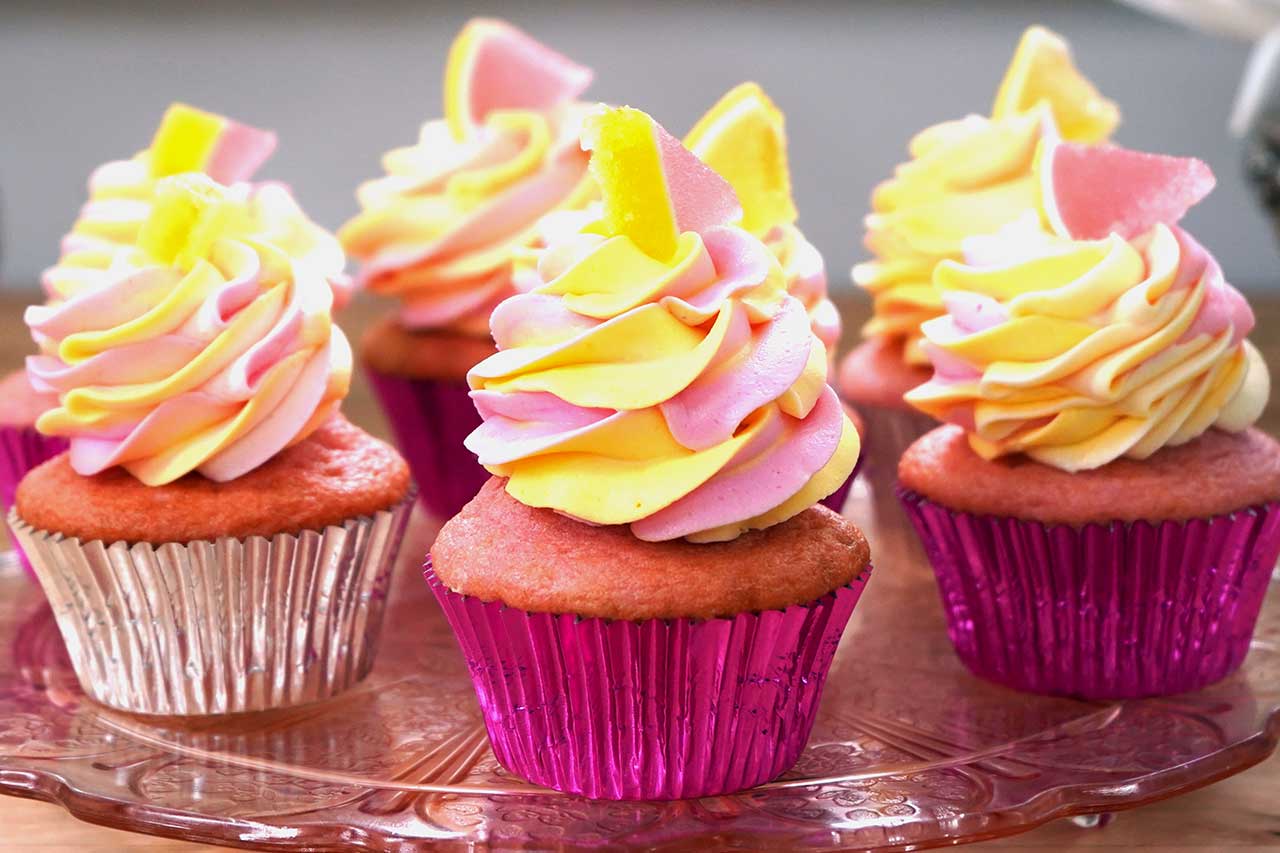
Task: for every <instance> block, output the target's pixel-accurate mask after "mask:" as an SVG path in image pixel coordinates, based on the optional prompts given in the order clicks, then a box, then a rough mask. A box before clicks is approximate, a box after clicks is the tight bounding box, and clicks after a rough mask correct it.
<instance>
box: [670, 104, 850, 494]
mask: <svg viewBox="0 0 1280 853" xmlns="http://www.w3.org/2000/svg"><path fill="white" fill-rule="evenodd" d="M684 144H685V145H686V146H687V147H688V148H689V150H690V151H692V152H693V153H694V154H696V155H698V159H700V160H701V161H702V162H704V163H706V164H707V165H708V166H710V167H711V168H712V169H714V170H715V171H716V172H717V173H719V175H720V176H721V177H723V178H724V179H725V180H726V181H728V182H729V185H730V186H731V187H733V191H734V194H735V195H737V197H738V202H739V204H740V205H741V206H742V218H741V220H740V221H739V222H738V223H737V224H738V225H740V226H741V227H742V228H743V229H745V230H746V231H748V232H750V233H751V234H752V236H754V237H756V238H757V239H759V240H760V241H762V242H763V243H764V244H765V245H766V246H768V247H769V249H770V251H772V252H773V254H774V257H776V258H777V259H778V263H779V265H781V267H782V274H783V276H784V277H785V279H786V287H787V292H788V293H790V294H791V295H792V296H795V297H796V298H797V299H799V300H800V302H801V303H802V304H803V305H804V307H805V311H807V312H808V314H809V325H810V326H811V327H812V329H813V333H814V335H816V336H817V338H818V340H819V341H821V342H822V345H823V347H825V349H826V354H827V358H828V359H829V360H833V359H834V358H835V354H836V346H837V345H838V344H839V343H840V313H839V312H838V311H837V310H836V306H835V304H834V303H833V302H832V301H831V299H830V298H829V297H828V296H827V270H826V265H825V264H824V263H823V261H822V255H821V254H819V252H818V250H817V249H816V248H815V247H814V245H813V244H812V243H810V242H809V241H808V240H806V239H805V237H804V234H803V233H802V232H801V231H800V229H799V228H797V227H796V219H797V218H798V216H799V214H798V213H797V211H796V205H795V202H794V201H793V200H792V198H791V167H790V164H789V163H788V160H787V133H786V124H785V119H784V117H783V115H782V111H781V110H779V109H778V107H777V106H776V105H775V104H774V103H773V101H771V100H770V99H769V96H768V95H766V94H765V93H764V90H762V89H761V88H760V87H759V86H758V85H757V84H755V83H742V84H740V85H738V86H735V87H734V88H733V89H731V90H729V92H727V93H726V94H725V95H724V97H722V98H721V99H720V100H719V101H717V102H716V105H715V106H713V107H712V108H711V109H710V110H708V111H707V114H706V115H704V116H703V117H702V118H700V119H699V120H698V122H697V124H695V125H694V127H693V129H692V130H691V131H689V134H688V135H687V136H686V137H685V140H684ZM849 415H850V418H851V419H852V420H853V422H854V424H855V426H856V427H857V428H858V431H859V433H861V432H862V428H861V427H862V425H861V422H860V418H859V417H858V415H857V413H856V412H853V411H852V410H850V411H849ZM859 462H861V459H859ZM855 473H856V472H855ZM852 482H853V475H850V477H849V479H848V480H846V481H845V483H844V485H842V486H841V487H840V488H839V489H837V490H836V491H835V492H832V493H831V494H830V495H828V496H827V497H825V498H823V499H822V503H823V504H824V505H825V506H828V507H830V508H831V509H834V510H836V511H837V512H839V511H840V508H841V507H842V506H844V501H845V498H846V497H848V494H849V487H850V485H851V484H852Z"/></svg>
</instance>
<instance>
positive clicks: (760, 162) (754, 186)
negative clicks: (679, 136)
mask: <svg viewBox="0 0 1280 853" xmlns="http://www.w3.org/2000/svg"><path fill="white" fill-rule="evenodd" d="M684 144H685V145H686V146H687V147H688V148H689V150H690V151H692V152H693V153H694V154H697V155H698V158H699V159H700V160H702V162H704V163H706V164H707V165H708V166H710V167H711V168H712V169H715V170H716V172H718V173H720V174H721V175H722V176H724V178H725V179H726V180H727V181H728V182H729V183H730V184H731V185H732V186H733V189H734V192H735V193H737V196H738V201H739V202H741V204H742V211H743V214H742V227H743V228H745V229H747V230H748V231H750V232H751V233H753V234H760V233H763V232H765V231H767V230H768V229H769V228H771V227H773V226H774V225H779V224H788V223H791V222H794V221H795V220H796V206H795V203H794V202H793V201H792V200H791V172H790V169H789V168H788V165H787V134H786V128H785V124H784V119H783V116H782V111H781V110H779V109H778V108H777V107H776V106H775V105H774V103H773V101H771V100H769V96H768V95H766V94H765V93H764V91H763V90H762V89H761V88H760V87H759V86H758V85H756V84H755V83H742V84H740V85H738V86H735V87H734V88H733V89H731V90H730V91H729V92H728V93H727V94H726V95H725V96H724V97H723V98H721V99H720V100H719V102H717V103H716V105H715V106H714V107H712V108H711V109H710V110H709V111H708V112H707V114H706V115H704V116H703V117H702V118H701V119H699V120H698V123H697V124H696V125H694V127H693V130H691V131H689V134H688V136H686V137H685V140H684Z"/></svg>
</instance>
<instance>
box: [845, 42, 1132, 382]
mask: <svg viewBox="0 0 1280 853" xmlns="http://www.w3.org/2000/svg"><path fill="white" fill-rule="evenodd" d="M1118 121H1119V112H1118V110H1117V109H1116V107H1115V105H1114V104H1113V103H1111V102H1110V101H1108V100H1106V99H1105V98H1103V97H1102V96H1101V95H1099V94H1098V92H1097V90H1096V89H1094V87H1093V86H1092V84H1090V83H1089V81H1088V80H1086V79H1085V78H1084V77H1082V76H1081V75H1080V73H1079V71H1077V70H1076V68H1075V66H1074V64H1073V62H1072V60H1071V54H1070V49H1069V47H1068V45H1067V43H1066V42H1065V41H1064V40H1063V39H1061V38H1060V37H1058V36H1056V35H1054V34H1053V33H1050V32H1048V31H1047V30H1045V29H1043V28H1041V27H1032V28H1030V29H1029V30H1027V31H1026V33H1024V35H1023V37H1022V40H1021V42H1020V43H1019V46H1018V50H1017V51H1016V52H1015V54H1014V58H1013V61H1012V62H1011V63H1010V65H1009V68H1008V70H1007V71H1006V72H1005V77H1004V80H1003V82H1002V83H1001V86H1000V90H999V93H998V94H997V97H996V105H995V108H994V109H993V111H992V114H991V116H990V117H989V118H988V117H986V116H978V115H970V116H968V117H967V118H964V119H960V120H957V121H949V122H944V123H942V124H938V125H935V126H933V127H930V128H928V129H926V130H924V131H922V132H921V133H919V134H917V135H916V137H915V138H913V139H912V140H911V144H910V154H911V159H910V160H909V161H908V162H906V163H903V164H901V165H899V166H898V167H897V168H896V169H895V170H894V176H893V177H892V178H891V179H889V180H888V181H885V182H884V183H882V184H880V185H879V186H878V187H876V189H875V191H874V193H873V194H872V198H871V207H872V212H871V213H870V214H869V215H868V216H867V218H866V223H865V224H866V236H865V243H866V247H867V249H868V250H869V251H870V252H871V253H872V254H873V255H874V256H875V257H874V260H871V261H867V262H865V263H860V264H857V265H856V266H855V267H854V268H853V280H854V283H855V284H857V285H858V286H860V287H862V288H865V289H866V290H867V291H868V292H869V293H870V294H871V296H872V307H873V316H872V318H871V320H870V322H868V323H867V325H866V327H865V328H864V329H863V334H864V335H865V336H867V337H872V336H875V337H886V338H890V339H894V340H901V341H903V343H904V348H903V355H904V358H905V359H906V360H907V361H908V362H909V363H912V364H927V363H928V359H927V358H926V356H925V354H924V351H923V350H922V348H921V346H920V343H921V334H920V326H921V324H922V323H924V322H925V321H926V320H929V319H930V318H932V317H936V316H938V315H939V314H941V313H942V312H943V305H942V300H941V297H940V295H939V294H938V293H937V291H936V290H935V289H934V288H933V285H932V276H933V269H934V267H935V266H936V265H937V264H938V263H939V262H940V261H943V260H948V259H949V260H960V259H961V258H962V250H961V243H962V242H963V240H964V239H965V238H966V237H969V236H972V235H976V234H987V233H991V232H994V231H996V230H998V229H999V228H1001V227H1002V226H1004V225H1006V224H1007V223H1009V222H1011V221H1013V220H1015V219H1017V218H1018V216H1019V215H1020V214H1022V213H1023V212H1024V211H1027V210H1030V209H1033V208H1034V207H1035V204H1036V188H1035V184H1034V179H1033V178H1032V175H1031V171H1032V158H1033V156H1034V154H1035V151H1036V145H1037V144H1038V142H1039V141H1040V140H1041V139H1042V138H1045V137H1046V136H1047V137H1055V136H1057V135H1059V134H1061V136H1062V137H1063V138H1065V139H1069V140H1074V141H1081V142H1097V141H1100V140H1102V139H1105V138H1106V137H1107V136H1109V135H1110V133H1111V131H1112V130H1113V129H1114V127H1115V125H1116V124H1117V122H1118Z"/></svg>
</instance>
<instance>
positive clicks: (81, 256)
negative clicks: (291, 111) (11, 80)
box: [41, 104, 276, 298]
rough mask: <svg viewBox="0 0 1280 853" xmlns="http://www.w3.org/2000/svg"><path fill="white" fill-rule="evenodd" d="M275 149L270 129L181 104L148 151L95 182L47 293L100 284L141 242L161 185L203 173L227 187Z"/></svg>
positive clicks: (46, 281) (46, 280)
mask: <svg viewBox="0 0 1280 853" xmlns="http://www.w3.org/2000/svg"><path fill="white" fill-rule="evenodd" d="M275 145H276V137H275V134H274V133H271V132H270V131H264V130H258V129H256V128H252V127H248V126H246V125H242V124H238V123H236V122H233V121H231V120H230V119H227V118H224V117H223V116H219V115H214V114H213V113H207V112H204V111H202V110H198V109H195V108H194V107H189V106H187V105H185V104H173V105H172V106H170V107H169V109H168V110H167V111H166V112H165V114H164V118H163V119H162V120H161V122H160V126H159V127H158V128H156V133H155V136H154V137H153V138H152V140H151V144H150V145H149V146H148V147H147V148H146V149H144V150H143V151H140V152H138V153H137V154H135V155H134V156H133V157H131V158H130V159H128V160H113V161H111V162H109V163H105V164H103V165H102V166H99V167H98V168H97V169H95V170H94V171H93V173H92V174H91V175H90V176H89V199H88V201H87V202H85V204H84V206H83V207H82V208H81V209H80V215H79V216H78V217H77V219H76V221H75V224H74V225H72V226H71V231H70V232H68V233H67V235H66V236H65V237H63V238H62V250H61V257H60V259H59V261H58V263H57V265H55V266H53V267H50V268H49V269H47V270H45V272H44V274H43V276H42V277H41V281H42V283H43V285H44V288H45V291H46V292H47V293H48V294H49V295H50V297H56V298H68V297H70V296H72V295H73V294H75V293H78V292H79V291H80V290H82V289H83V288H84V287H85V286H86V285H87V284H94V283H96V282H97V274H96V270H97V269H98V268H100V267H102V266H104V265H106V264H108V263H109V258H110V257H111V255H112V254H114V253H115V251H116V250H117V249H119V248H120V247H121V246H132V245H133V244H134V242H135V241H136V240H137V238H138V230H139V229H140V228H141V227H142V223H143V222H145V221H146V219H147V217H148V216H149V215H150V213H151V202H152V199H153V197H154V195H155V190H156V182H157V181H159V180H161V179H162V178H165V177H167V176H170V175H177V174H181V173H183V172H203V173H205V174H207V175H209V176H210V177H212V178H213V179H214V180H216V181H218V182H220V183H224V184H232V183H235V182H237V181H244V180H248V179H249V178H251V177H252V176H253V173H254V172H255V171H257V169H258V167H259V166H261V165H262V163H263V162H264V161H265V160H266V159H267V158H268V157H269V156H271V152H272V151H274V150H275Z"/></svg>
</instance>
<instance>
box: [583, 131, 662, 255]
mask: <svg viewBox="0 0 1280 853" xmlns="http://www.w3.org/2000/svg"><path fill="white" fill-rule="evenodd" d="M655 129H656V125H655V123H654V121H653V119H652V118H650V117H649V116H648V115H646V114H645V113H643V112H641V111H640V110H636V109H632V108H631V107H602V108H600V109H599V110H597V111H595V112H593V113H592V114H591V115H589V116H588V117H587V119H586V121H585V122H584V124H583V128H582V147H583V148H585V149H587V150H589V151H590V152H591V174H592V176H593V177H594V178H595V180H596V183H597V184H598V185H599V187H600V192H601V194H602V196H603V198H604V224H605V229H606V230H607V231H608V232H609V233H610V234H611V235H614V236H626V237H630V238H631V240H632V241H633V242H634V243H635V244H636V245H637V246H639V247H640V249H642V250H643V251H644V252H645V253H646V254H648V255H649V256H651V257H654V258H657V259H658V260H661V261H667V260H670V258H671V257H672V256H673V255H674V254H675V252H676V249H677V246H678V241H679V237H680V230H679V227H678V226H677V224H676V211H675V207H674V206H673V205H672V203H671V195H670V193H669V191H668V188H667V178H666V174H665V173H664V172H663V169H662V153H661V150H660V149H659V147H658V136H657V133H656V132H655Z"/></svg>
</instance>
